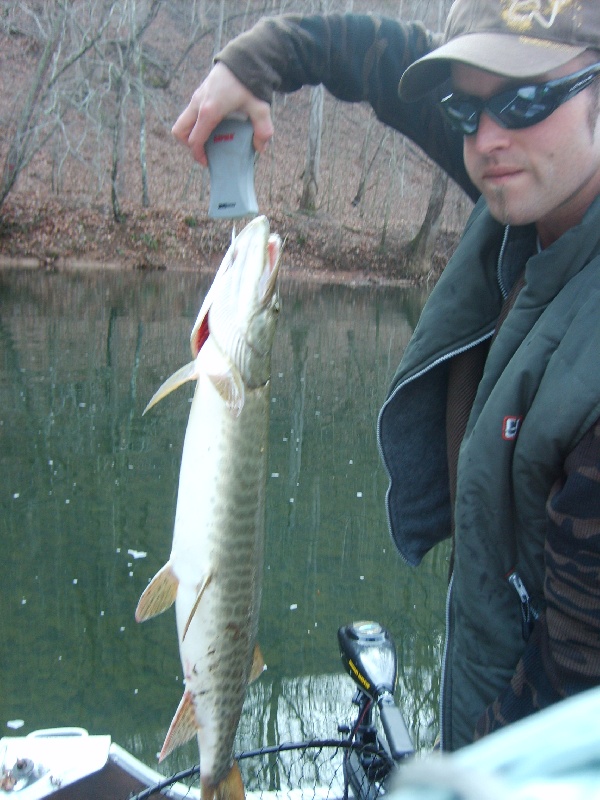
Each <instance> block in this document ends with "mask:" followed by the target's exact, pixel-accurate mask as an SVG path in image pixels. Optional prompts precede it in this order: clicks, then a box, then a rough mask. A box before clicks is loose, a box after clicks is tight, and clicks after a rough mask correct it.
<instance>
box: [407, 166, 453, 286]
mask: <svg viewBox="0 0 600 800" xmlns="http://www.w3.org/2000/svg"><path fill="white" fill-rule="evenodd" d="M447 188H448V175H447V174H446V173H445V172H444V171H443V170H442V169H440V168H439V167H437V166H433V167H432V185H431V195H430V196H429V205H428V206H427V211H426V213H425V218H424V219H423V222H422V224H421V227H420V228H419V231H418V233H417V235H416V236H415V238H414V239H413V240H412V241H411V242H410V244H409V246H408V259H409V265H410V269H411V272H413V273H414V274H416V275H425V274H427V273H428V272H429V271H430V268H431V257H432V255H433V250H434V248H435V242H436V239H437V235H438V232H439V229H440V224H441V221H442V209H443V208H444V200H445V198H446V189H447Z"/></svg>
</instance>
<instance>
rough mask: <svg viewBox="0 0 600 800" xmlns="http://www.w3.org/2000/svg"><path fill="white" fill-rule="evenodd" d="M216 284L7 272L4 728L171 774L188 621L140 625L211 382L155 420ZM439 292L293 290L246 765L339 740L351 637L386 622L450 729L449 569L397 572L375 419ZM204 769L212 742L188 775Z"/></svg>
mask: <svg viewBox="0 0 600 800" xmlns="http://www.w3.org/2000/svg"><path fill="white" fill-rule="evenodd" d="M208 283H209V279H208V278H199V277H196V276H192V275H185V274H176V275H173V274H169V275H167V274H149V275H142V274H139V275H138V274H111V273H95V274H91V275H85V274H78V275H74V274H73V275H71V274H57V275H52V274H40V273H27V272H7V273H2V274H1V275H0V397H1V406H0V408H1V412H0V417H1V418H0V443H1V446H0V459H1V467H2V476H3V480H2V494H1V499H0V502H1V506H2V519H1V522H0V524H1V526H2V542H3V547H4V558H3V582H2V583H3V589H2V613H1V614H0V636H1V638H2V643H3V646H2V650H1V656H0V659H1V661H0V680H1V695H0V724H1V725H2V726H4V725H5V724H6V722H7V721H8V720H11V719H15V718H20V719H23V720H25V726H24V728H23V729H22V732H24V733H26V732H28V731H30V730H34V729H36V728H40V727H50V726H54V725H81V726H83V727H86V728H88V729H89V730H90V732H93V733H107V732H108V733H110V734H111V735H112V737H113V739H114V740H115V741H117V742H119V743H120V744H122V745H123V746H125V747H128V748H130V749H132V750H133V752H134V753H135V754H136V755H138V756H139V757H141V758H142V759H144V760H145V761H147V763H150V764H152V765H155V754H156V752H157V751H158V750H159V749H160V746H161V744H162V740H163V738H164V735H165V733H166V730H167V728H168V725H169V723H170V720H171V717H172V714H173V713H174V711H175V709H176V707H177V704H178V702H179V699H180V695H181V693H182V683H181V675H180V672H181V670H180V665H179V659H178V653H177V644H176V637H175V625H174V620H173V617H172V614H170V613H167V614H164V615H162V616H161V617H158V618H157V619H155V620H152V621H151V622H148V623H146V624H145V625H143V626H138V625H136V624H135V622H134V620H133V612H134V609H135V606H136V603H137V600H138V597H139V595H140V592H141V590H142V589H143V588H144V586H145V585H146V583H147V580H148V578H149V577H150V576H152V575H153V574H154V573H155V572H156V570H157V569H158V568H159V567H160V566H161V565H162V564H163V563H164V561H165V560H166V558H167V556H168V553H169V549H170V541H171V533H172V520H173V513H174V508H175V500H176V489H177V477H178V469H179V461H180V455H181V446H182V443H183V435H184V431H185V425H186V421H187V414H188V411H189V402H190V399H191V393H192V391H193V387H191V386H190V387H189V388H188V389H185V388H184V389H181V390H179V391H178V392H177V393H175V394H173V395H171V396H170V397H169V399H168V400H166V401H164V402H163V403H161V404H160V405H159V406H158V407H157V408H156V409H155V410H153V412H152V413H151V414H149V415H147V416H146V417H144V418H142V417H141V411H142V409H143V407H144V405H145V403H146V402H147V400H148V398H149V397H150V396H151V395H152V393H153V392H154V390H155V389H156V388H157V386H158V385H159V384H160V382H161V381H162V380H163V379H164V378H165V377H167V376H168V375H169V374H170V373H171V372H173V371H174V369H175V368H176V367H178V366H180V365H181V364H183V363H185V361H187V360H188V359H189V350H188V344H187V342H188V336H189V331H190V328H191V325H192V323H193V321H194V319H195V316H196V313H197V310H198V306H199V301H200V298H201V296H202V294H203V292H204V291H205V290H206V288H207V287H208ZM423 300H424V297H423V296H422V293H420V292H416V291H415V292H406V291H402V290H399V289H389V288H388V289H385V290H377V289H372V288H359V289H357V288H355V289H345V288H341V287H333V286H327V287H320V286H303V285H299V284H295V283H292V282H284V284H283V287H282V307H283V309H282V314H281V320H280V328H279V331H278V334H277V340H276V345H275V351H274V364H273V405H272V428H271V452H270V469H269V474H270V478H269V485H268V503H267V508H268V511H267V514H268V520H267V522H268V534H267V548H266V569H265V584H264V592H263V613H262V617H261V647H262V650H263V653H264V654H265V658H266V660H267V663H268V671H267V672H266V673H265V674H264V675H263V677H262V678H261V679H260V681H259V682H258V683H257V684H256V685H255V686H253V687H252V688H251V690H250V694H249V701H248V703H247V706H246V709H245V712H244V718H243V720H242V723H241V725H240V732H239V744H240V747H241V748H254V747H256V746H258V745H259V744H274V743H276V742H277V741H282V740H290V739H297V738H304V737H306V736H335V735H336V732H337V725H338V723H339V722H347V721H349V719H350V717H351V715H352V712H353V707H352V706H351V702H350V700H351V697H352V694H353V689H352V684H351V682H350V679H349V678H347V677H346V676H345V675H343V674H342V667H341V663H340V661H339V657H338V652H337V639H336V631H337V628H338V627H339V626H340V625H341V624H345V623H348V622H351V621H352V620H353V619H357V618H365V617H368V618H374V619H377V620H378V621H380V622H381V623H383V624H384V625H386V626H387V627H388V628H389V629H390V630H391V632H392V634H393V636H394V638H395V640H396V645H397V648H398V657H399V665H400V687H399V691H398V701H399V703H400V705H401V706H402V708H403V710H404V712H405V715H406V718H407V722H408V724H409V726H410V728H411V730H412V732H413V735H414V736H415V739H416V741H417V744H424V745H426V744H428V743H430V742H431V741H432V740H433V738H434V736H435V734H436V732H437V695H438V672H437V667H438V664H439V660H440V650H441V640H442V635H443V631H442V627H443V623H442V615H443V597H444V583H445V573H446V553H445V551H444V550H438V551H437V552H435V553H433V554H431V555H430V556H429V557H428V559H426V562H425V564H424V565H423V566H422V567H421V568H419V569H418V570H411V569H409V568H408V567H406V566H405V565H404V564H403V563H402V562H401V560H400V558H399V557H398V556H397V555H396V553H395V551H394V549H393V547H392V544H391V540H390V538H389V535H388V532H387V526H386V522H385V515H384V509H383V496H384V492H385V488H386V480H385V476H384V473H383V469H382V467H381V466H380V464H379V458H378V454H377V449H376V441H375V432H374V431H375V419H376V414H377V410H378V407H379V404H380V402H381V400H382V398H383V397H384V395H385V391H386V388H387V384H388V381H389V379H390V377H391V375H392V374H393V371H394V369H395V366H396V363H397V360H398V357H399V354H400V353H401V351H402V349H403V347H404V346H405V344H406V342H407V340H408V337H409V336H410V333H411V331H412V327H413V325H414V323H415V320H416V318H417V317H418V313H419V310H420V308H421V306H422V302H423ZM196 760H197V751H196V749H195V744H193V743H190V745H189V747H188V748H183V749H182V750H181V751H180V752H179V753H178V754H176V755H174V756H172V757H171V758H169V759H168V760H167V761H166V762H165V765H164V770H165V771H166V772H172V771H174V770H175V769H177V768H178V767H179V766H188V765H189V764H190V763H191V762H195V761H196Z"/></svg>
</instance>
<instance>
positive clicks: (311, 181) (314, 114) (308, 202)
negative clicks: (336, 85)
mask: <svg viewBox="0 0 600 800" xmlns="http://www.w3.org/2000/svg"><path fill="white" fill-rule="evenodd" d="M323 97H324V89H323V86H322V85H319V86H313V88H312V89H311V92H310V118H309V123H308V146H307V150H306V164H305V167H304V180H303V187H302V197H301V199H300V210H301V211H309V212H312V211H315V210H316V208H317V194H318V191H319V169H320V165H321V136H322V133H323Z"/></svg>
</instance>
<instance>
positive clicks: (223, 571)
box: [136, 217, 281, 800]
mask: <svg viewBox="0 0 600 800" xmlns="http://www.w3.org/2000/svg"><path fill="white" fill-rule="evenodd" d="M280 251H281V240H280V238H279V236H277V235H276V234H273V235H269V223H268V221H267V219H266V217H257V218H256V219H254V220H253V221H252V222H250V223H249V224H248V225H247V226H246V227H245V228H244V229H243V230H242V232H241V233H240V234H239V235H238V236H235V234H234V236H233V240H232V243H231V246H230V247H229V250H228V251H227V254H226V255H225V258H224V260H223V263H222V264H221V266H220V267H219V270H218V272H217V274H216V276H215V279H214V281H213V284H212V286H211V288H210V290H209V292H208V294H207V295H206V298H205V300H204V302H203V304H202V308H201V309H200V313H199V314H198V319H197V320H196V323H195V325H194V327H193V330H192V335H191V340H190V341H191V347H192V354H193V356H194V360H193V361H192V362H191V363H190V364H188V365H187V366H185V367H183V368H182V369H180V370H178V371H177V372H176V373H175V374H174V375H172V376H171V377H170V378H169V379H168V380H167V381H165V383H164V384H163V385H162V386H161V387H160V389H159V390H158V391H157V392H156V394H155V395H154V397H153V398H152V399H151V400H150V402H149V403H148V406H147V408H146V411H147V410H148V409H149V408H151V407H152V406H153V405H154V404H155V403H157V402H158V401H159V400H161V399H162V398H163V397H164V396H165V395H167V394H169V392H171V391H172V390H173V389H175V388H176V387H178V386H180V385H181V384H182V383H184V382H185V381H189V380H196V381H197V384H196V390H195V393H194V399H193V401H192V406H191V410H190V418H189V422H188V426H187V430H186V433H185V441H184V445H183V455H182V459H181V471H180V476H179V490H178V495H177V510H176V513H175V529H174V533H173V545H172V549H171V556H170V558H169V560H168V562H167V563H166V564H165V566H164V567H163V568H162V569H161V570H160V571H159V572H158V573H157V575H156V576H155V577H154V578H153V579H152V581H151V582H150V584H149V585H148V587H147V589H146V590H145V591H144V593H143V594H142V596H141V598H140V601H139V603H138V607H137V610H136V619H137V620H138V621H141V620H145V619H149V618H150V617H153V616H155V615H156V614H160V613H161V612H162V611H164V610H165V609H167V608H169V607H170V606H171V605H172V604H173V602H175V609H176V617H177V632H178V638H179V652H180V656H181V664H182V667H183V673H184V677H185V691H184V694H183V698H182V700H181V703H180V704H179V708H178V709H177V711H176V713H175V716H174V718H173V721H172V723H171V727H170V728H169V731H168V733H167V737H166V739H165V743H164V745H163V748H162V751H161V753H160V756H159V758H160V760H162V759H163V758H165V757H166V756H167V755H168V754H169V753H170V752H171V751H172V750H173V749H174V748H175V747H177V746H178V745H180V744H182V743H184V742H186V741H188V740H189V739H191V738H192V737H193V736H194V734H197V736H198V746H199V748H200V777H201V787H202V798H203V800H212V798H213V797H216V798H236V800H237V799H238V798H243V797H244V786H243V783H242V778H241V775H240V771H239V768H238V766H237V764H236V763H235V761H234V758H233V745H234V737H235V734H236V730H237V727H238V723H239V719H240V715H241V712H242V705H243V703H244V696H245V692H246V686H247V684H248V682H249V681H251V680H253V679H254V678H256V677H258V675H260V673H261V672H262V671H263V669H264V663H263V660H262V656H261V654H260V650H259V649H258V646H257V645H256V633H257V628H258V612H259V606H260V594H261V577H262V566H263V539H264V517H265V489H266V469H267V444H268V441H267V440H268V421H269V404H270V380H269V378H270V370H271V349H272V345H273V339H274V334H275V327H276V320H277V314H278V310H279V295H278V289H277V275H278V271H279V256H280ZM144 413H145V412H144Z"/></svg>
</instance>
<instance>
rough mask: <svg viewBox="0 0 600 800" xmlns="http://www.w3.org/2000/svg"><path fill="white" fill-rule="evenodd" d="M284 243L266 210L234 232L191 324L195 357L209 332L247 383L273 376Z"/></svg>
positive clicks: (253, 384) (250, 385) (255, 384)
mask: <svg viewBox="0 0 600 800" xmlns="http://www.w3.org/2000/svg"><path fill="white" fill-rule="evenodd" d="M281 249H282V244H281V239H280V237H279V236H278V235H277V234H272V233H271V232H270V226H269V221H268V219H267V218H266V217H265V216H260V217H256V218H255V219H253V220H252V221H251V222H250V223H248V225H246V227H245V228H244V229H243V230H242V231H241V232H240V233H239V234H237V235H235V234H234V235H233V238H232V242H231V245H230V247H229V249H228V250H227V253H226V254H225V258H224V259H223V262H222V263H221V266H220V267H219V270H218V272H217V274H216V276H215V279H214V281H213V284H212V286H211V288H210V289H209V292H208V294H207V296H206V298H205V301H204V303H203V304H202V308H201V309H200V314H199V315H198V319H197V320H196V324H195V325H194V328H193V329H192V335H191V340H190V341H191V347H192V354H193V355H194V357H196V356H197V354H198V352H199V351H200V349H201V347H202V345H203V343H204V341H206V339H207V338H208V336H210V337H211V338H212V339H213V342H214V344H215V345H216V346H217V348H218V349H219V350H220V352H221V353H222V354H223V355H224V356H225V357H226V358H227V359H228V361H229V362H230V363H231V364H232V365H233V366H234V367H235V368H236V369H237V371H238V372H239V373H240V375H241V377H242V380H243V382H244V384H245V385H246V386H247V387H248V388H255V387H258V386H262V385H264V384H265V383H266V382H267V381H268V380H269V377H270V370H271V349H272V347H273V340H274V336H275V328H276V325H277V317H278V313H279V302H280V301H279V289H278V275H279V264H280V256H281Z"/></svg>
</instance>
